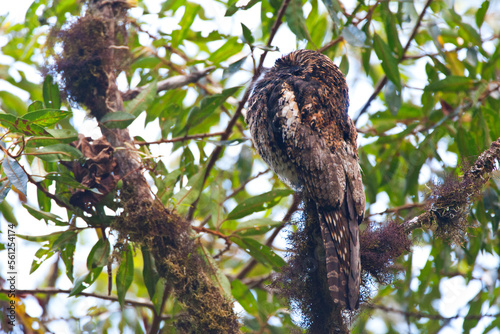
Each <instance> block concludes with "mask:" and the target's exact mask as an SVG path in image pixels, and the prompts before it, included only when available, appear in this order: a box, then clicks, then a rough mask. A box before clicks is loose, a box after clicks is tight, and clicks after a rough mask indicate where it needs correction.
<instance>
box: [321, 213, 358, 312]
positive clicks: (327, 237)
mask: <svg viewBox="0 0 500 334" xmlns="http://www.w3.org/2000/svg"><path fill="white" fill-rule="evenodd" d="M346 213H347V212H343V211H342V210H339V209H336V210H321V209H320V210H319V216H320V226H321V235H322V238H323V242H324V246H325V255H326V271H327V282H328V288H329V290H330V294H331V296H332V298H333V301H334V303H336V304H339V305H340V306H342V307H345V308H346V309H349V310H354V309H357V307H358V304H359V283H360V277H359V260H358V259H357V258H358V257H359V232H358V230H357V223H356V226H355V230H354V231H351V230H352V228H351V226H350V225H351V224H350V219H349V218H348V217H347V216H348V215H346ZM353 232H354V235H353Z"/></svg>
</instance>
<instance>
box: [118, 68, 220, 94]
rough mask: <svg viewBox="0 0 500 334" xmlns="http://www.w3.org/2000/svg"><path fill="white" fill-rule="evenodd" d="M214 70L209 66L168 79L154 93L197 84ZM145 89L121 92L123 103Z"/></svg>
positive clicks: (159, 83) (138, 88)
mask: <svg viewBox="0 0 500 334" xmlns="http://www.w3.org/2000/svg"><path fill="white" fill-rule="evenodd" d="M214 69H215V66H210V67H207V68H205V69H203V70H201V71H195V72H192V73H190V74H186V75H177V76H174V77H170V78H168V79H165V80H162V81H159V82H158V85H157V89H156V91H157V92H158V93H159V92H162V91H165V90H170V89H176V88H180V87H183V86H186V85H188V84H190V83H195V82H198V80H200V79H201V78H203V77H205V76H206V75H207V74H208V73H210V72H211V71H213V70H214ZM146 88H147V86H144V87H137V88H134V89H131V90H129V91H126V92H123V93H122V99H123V101H129V100H132V99H133V98H135V97H136V96H137V95H139V93H140V92H142V91H143V90H144V89H146Z"/></svg>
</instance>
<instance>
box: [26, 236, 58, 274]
mask: <svg viewBox="0 0 500 334" xmlns="http://www.w3.org/2000/svg"><path fill="white" fill-rule="evenodd" d="M55 253H56V251H55V250H54V249H52V247H51V245H50V244H49V245H43V246H42V247H40V248H39V249H38V250H37V251H36V253H35V256H34V258H33V262H31V268H30V275H31V274H33V273H34V272H35V271H36V270H37V269H38V268H39V267H40V266H41V265H42V264H43V262H44V261H45V260H48V259H50V258H51V257H52V255H54V254H55Z"/></svg>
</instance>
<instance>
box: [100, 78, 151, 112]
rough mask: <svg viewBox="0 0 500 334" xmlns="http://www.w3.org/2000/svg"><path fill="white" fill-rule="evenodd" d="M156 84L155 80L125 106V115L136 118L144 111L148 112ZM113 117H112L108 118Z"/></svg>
mask: <svg viewBox="0 0 500 334" xmlns="http://www.w3.org/2000/svg"><path fill="white" fill-rule="evenodd" d="M156 91H157V82H156V80H155V81H153V82H151V83H150V84H149V85H147V86H146V87H145V88H144V89H143V90H142V91H141V92H140V93H139V95H137V96H136V97H135V99H133V100H132V101H129V102H128V103H127V104H126V105H125V113H128V114H132V115H133V116H135V117H137V116H139V114H140V113H141V112H143V111H144V110H146V112H147V110H148V108H149V107H150V106H151V103H152V102H153V101H154V99H155V97H156V94H157V93H156ZM108 115H109V114H108ZM110 117H113V116H110Z"/></svg>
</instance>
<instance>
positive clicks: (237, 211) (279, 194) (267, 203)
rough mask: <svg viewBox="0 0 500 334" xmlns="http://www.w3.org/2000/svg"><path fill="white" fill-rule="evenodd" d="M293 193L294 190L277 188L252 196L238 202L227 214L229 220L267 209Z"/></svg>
mask: <svg viewBox="0 0 500 334" xmlns="http://www.w3.org/2000/svg"><path fill="white" fill-rule="evenodd" d="M291 194H293V190H289V189H276V190H272V191H270V192H267V193H264V194H262V195H259V196H254V197H251V198H249V199H247V200H245V201H243V202H242V203H240V204H238V205H237V206H236V207H235V208H234V209H233V210H232V211H231V212H230V213H229V214H228V216H227V219H228V220H231V219H239V218H243V217H245V216H248V215H250V214H252V213H254V212H259V211H263V210H267V209H269V208H271V207H273V206H275V205H276V204H278V202H279V201H280V200H281V199H282V198H283V197H286V196H289V195H291Z"/></svg>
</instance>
